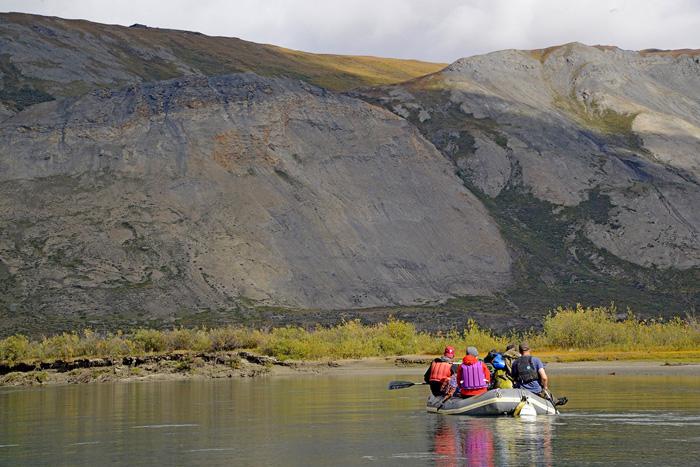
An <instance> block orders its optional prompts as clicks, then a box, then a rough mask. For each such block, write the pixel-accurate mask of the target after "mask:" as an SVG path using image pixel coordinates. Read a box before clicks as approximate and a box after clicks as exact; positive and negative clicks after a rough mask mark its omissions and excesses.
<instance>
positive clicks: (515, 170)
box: [360, 43, 700, 313]
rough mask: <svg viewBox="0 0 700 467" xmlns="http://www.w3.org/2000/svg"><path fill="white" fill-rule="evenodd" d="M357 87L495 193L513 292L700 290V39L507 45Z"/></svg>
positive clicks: (470, 182)
mask: <svg viewBox="0 0 700 467" xmlns="http://www.w3.org/2000/svg"><path fill="white" fill-rule="evenodd" d="M360 95H361V96H362V97H364V98H365V99H367V100H368V101H370V102H373V103H376V104H379V105H382V106H384V107H386V108H388V109H391V110H392V111H393V112H394V113H396V114H397V115H400V116H402V117H404V118H406V119H407V120H409V121H410V122H412V123H413V124H414V125H415V126H416V127H417V128H419V129H420V131H421V133H422V134H423V135H424V136H425V137H426V138H428V139H429V140H430V141H431V142H432V143H433V144H435V146H436V147H437V148H438V149H439V150H440V151H441V152H442V153H443V154H444V155H445V157H446V158H448V159H449V160H451V161H452V162H453V164H454V166H455V169H456V171H457V174H458V175H459V176H460V177H461V178H462V180H463V181H464V182H465V185H466V186H468V187H469V188H470V189H471V190H472V191H473V192H474V193H475V194H476V195H477V196H478V197H479V198H480V199H482V201H483V202H484V203H485V205H486V206H487V207H488V209H489V211H490V213H491V214H492V215H493V216H494V218H495V219H496V221H497V222H498V224H499V226H500V231H501V233H502V235H503V236H504V238H505V239H506V242H507V243H508V244H509V246H510V249H511V252H512V257H513V258H514V263H513V264H514V270H513V272H514V278H515V282H514V284H513V285H512V286H511V288H510V289H509V291H507V292H505V293H504V294H503V296H502V297H501V298H502V300H498V302H501V303H502V305H503V306H509V305H510V307H512V308H513V309H518V308H520V307H522V306H523V304H526V303H531V304H532V305H535V304H536V303H542V302H543V301H545V302H546V301H547V300H552V299H553V298H554V299H555V300H560V301H563V302H568V301H570V300H572V299H573V300H583V299H585V300H586V301H589V300H590V301H598V300H601V299H603V298H605V299H607V300H616V301H618V302H621V303H624V304H625V305H633V307H634V308H635V309H636V310H644V311H648V312H650V313H651V312H653V311H654V310H657V312H663V310H669V309H675V310H682V309H686V310H693V309H694V306H695V304H697V303H698V290H699V288H700V275H699V274H698V266H700V240H699V238H698V230H699V229H700V210H699V209H698V206H700V185H699V182H700V51H693V50H685V51H676V52H671V51H643V52H633V51H623V50H620V49H617V48H615V47H601V46H598V47H589V46H585V45H583V44H577V43H574V44H567V45H564V46H559V47H552V48H549V49H545V50H535V51H518V50H507V51H502V52H495V53H491V54H488V55H483V56H477V57H469V58H464V59H460V60H458V61H456V62H455V63H453V64H451V65H450V66H448V67H447V68H445V69H444V70H443V71H441V72H438V73H435V74H431V75H429V76H426V77H422V78H417V79H415V80H412V81H409V82H407V83H403V84H397V85H394V86H388V87H381V88H377V89H368V90H365V91H363V92H362V93H360ZM544 297H547V298H544ZM543 299H544V300H543ZM487 302H488V303H489V306H493V302H492V301H490V300H489V301H487Z"/></svg>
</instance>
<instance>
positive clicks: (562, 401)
mask: <svg viewBox="0 0 700 467" xmlns="http://www.w3.org/2000/svg"><path fill="white" fill-rule="evenodd" d="M544 393H545V394H546V395H547V397H548V398H549V402H551V403H552V405H553V406H554V407H558V406H562V405H566V403H567V402H569V399H568V398H566V397H560V398H559V399H557V400H554V394H552V391H550V390H549V389H545V391H544Z"/></svg>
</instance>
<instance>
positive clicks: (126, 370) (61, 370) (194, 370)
mask: <svg viewBox="0 0 700 467" xmlns="http://www.w3.org/2000/svg"><path fill="white" fill-rule="evenodd" d="M678 353H679V352H675V353H674V354H676V356H677V354H678ZM693 355H694V358H693V359H688V358H682V359H680V360H673V359H665V360H664V359H647V360H640V359H639V358H638V357H639V356H638V355H636V354H635V355H633V356H632V357H633V358H632V359H628V360H616V361H610V360H598V361H590V360H587V361H576V362H573V361H567V362H561V361H557V360H555V359H552V358H551V355H547V354H542V355H541V356H542V358H543V360H544V361H545V363H546V364H547V369H548V371H550V372H551V373H552V374H554V375H556V374H561V373H566V374H571V373H573V374H581V375H615V374H621V375H622V374H668V375H671V374H685V375H688V374H692V375H699V376H700V356H699V355H697V353H694V354H693ZM431 359H432V358H431V357H430V356H424V355H409V356H397V357H371V358H363V359H345V360H322V361H281V360H278V359H276V358H274V357H269V356H263V355H256V354H253V353H250V352H247V351H241V352H219V353H192V352H177V353H170V354H160V355H145V356H135V357H124V358H118V359H104V358H100V359H75V360H71V361H63V360H56V361H53V362H36V363H31V364H29V363H22V364H17V365H14V366H12V367H9V366H7V365H4V366H0V387H3V386H4V387H13V386H14V387H22V386H43V385H56V384H88V383H106V382H134V381H175V380H191V379H221V378H255V377H261V376H273V377H277V376H293V375H309V374H315V375H333V374H348V373H350V374H357V375H379V374H385V375H387V377H388V378H389V377H390V376H391V375H392V374H395V373H397V372H400V373H403V374H405V373H409V374H414V373H415V375H416V377H417V378H419V377H420V376H421V375H422V373H423V371H425V368H426V366H427V365H428V364H429V363H430V361H431Z"/></svg>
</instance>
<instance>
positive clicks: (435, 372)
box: [428, 361, 452, 382]
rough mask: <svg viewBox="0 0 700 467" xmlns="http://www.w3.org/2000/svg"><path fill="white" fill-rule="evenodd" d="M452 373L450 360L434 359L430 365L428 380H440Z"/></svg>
mask: <svg viewBox="0 0 700 467" xmlns="http://www.w3.org/2000/svg"><path fill="white" fill-rule="evenodd" d="M451 375H452V364H451V363H450V362H442V361H434V362H433V363H432V364H431V365H430V376H429V378H428V379H429V380H430V381H437V382H441V381H442V380H444V379H445V378H447V379H449V378H450V376H451Z"/></svg>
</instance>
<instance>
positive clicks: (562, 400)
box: [554, 397, 569, 406]
mask: <svg viewBox="0 0 700 467" xmlns="http://www.w3.org/2000/svg"><path fill="white" fill-rule="evenodd" d="M567 402H569V399H567V398H566V397H560V398H559V399H557V401H556V402H555V403H554V405H555V406H560V405H566V403H567Z"/></svg>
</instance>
